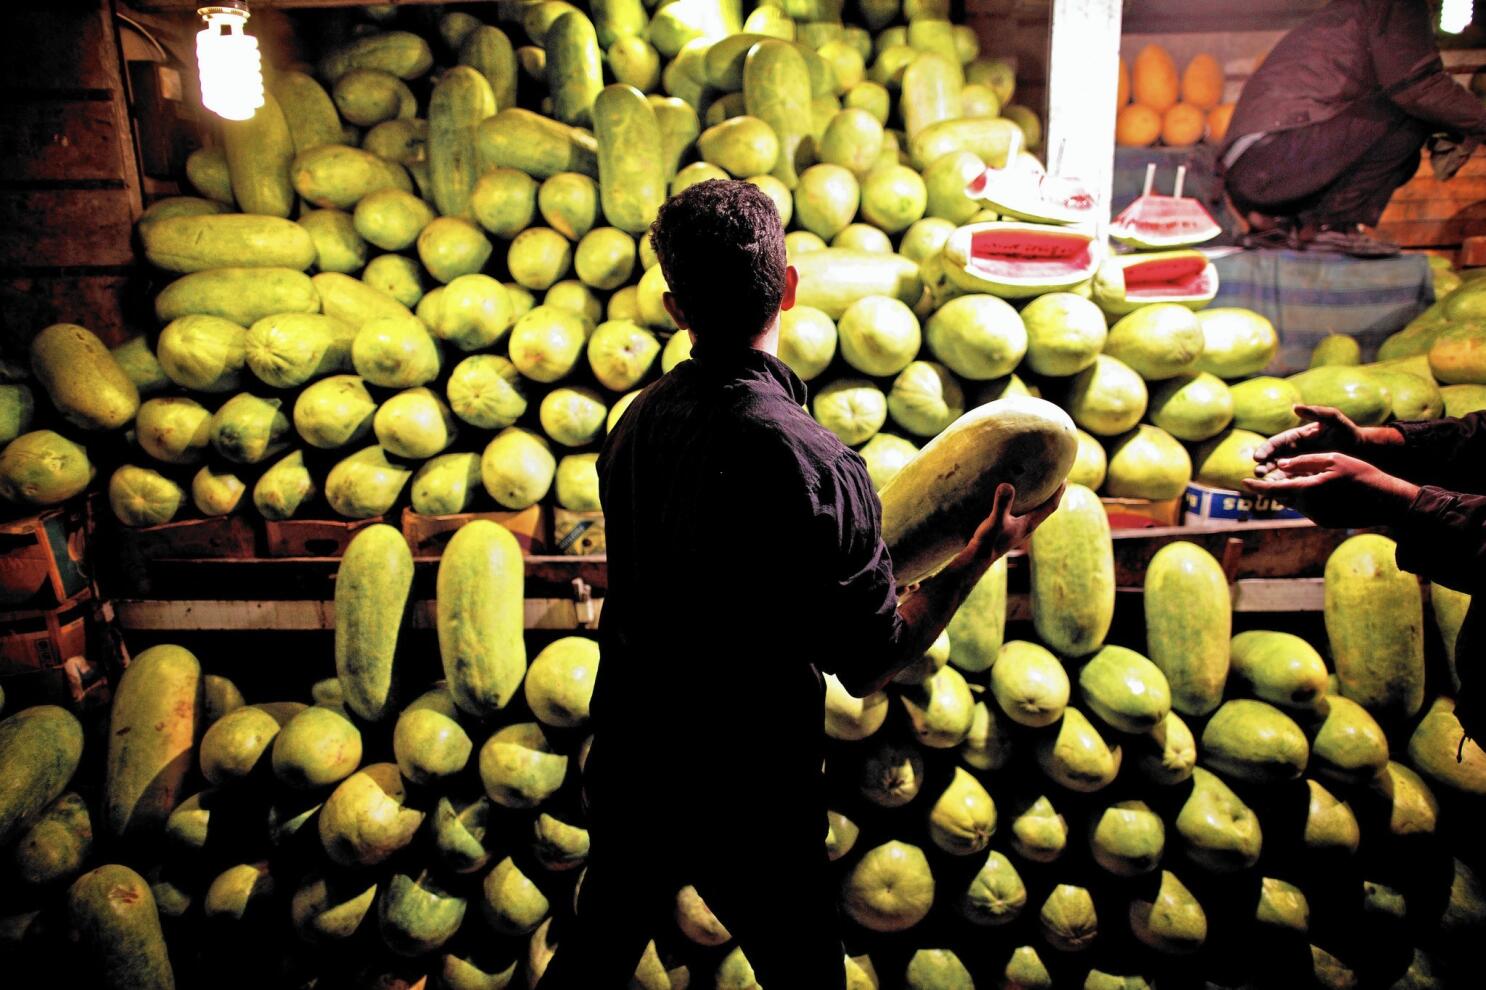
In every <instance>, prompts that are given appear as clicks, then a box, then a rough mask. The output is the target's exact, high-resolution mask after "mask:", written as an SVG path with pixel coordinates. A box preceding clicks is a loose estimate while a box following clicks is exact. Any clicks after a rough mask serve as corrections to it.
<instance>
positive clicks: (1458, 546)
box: [1379, 412, 1486, 740]
mask: <svg viewBox="0 0 1486 990" xmlns="http://www.w3.org/2000/svg"><path fill="white" fill-rule="evenodd" d="M1393 425H1394V426H1395V427H1397V428H1398V430H1399V432H1401V433H1402V434H1403V437H1404V446H1403V447H1402V448H1397V449H1390V450H1389V451H1388V453H1387V455H1386V456H1385V457H1384V458H1382V459H1381V463H1380V465H1379V466H1380V467H1382V468H1384V469H1385V470H1387V471H1389V472H1390V473H1393V474H1396V475H1398V476H1399V477H1402V478H1406V479H1408V480H1409V481H1411V482H1413V483H1415V484H1417V485H1420V486H1421V487H1420V489H1419V494H1418V496H1417V497H1416V498H1415V499H1414V501H1413V504H1412V505H1410V506H1409V510H1408V512H1407V513H1406V515H1405V517H1404V519H1403V521H1402V523H1401V524H1400V525H1399V526H1398V527H1397V533H1396V535H1397V536H1398V566H1399V567H1401V568H1403V569H1404V570H1406V571H1410V572H1412V573H1414V574H1418V575H1421V576H1422V577H1425V578H1428V579H1429V580H1430V581H1431V582H1433V583H1435V584H1441V585H1444V586H1445V587H1447V588H1451V589H1454V590H1455V591H1460V592H1464V593H1465V594H1468V595H1471V596H1473V597H1472V598H1471V606H1470V609H1469V611H1468V612H1467V613H1466V617H1465V622H1464V624H1463V625H1462V626H1461V628H1460V637H1459V639H1457V640H1456V642H1455V666H1456V671H1457V674H1458V675H1459V678H1460V683H1461V688H1460V691H1459V697H1458V698H1457V702H1458V704H1457V706H1456V710H1455V714H1456V716H1457V717H1458V718H1459V719H1460V722H1461V724H1462V725H1463V726H1464V727H1465V730H1466V734H1467V735H1469V736H1470V737H1471V738H1473V739H1477V740H1486V667H1483V659H1486V658H1483V657H1482V650H1486V413H1479V412H1476V413H1471V414H1470V415H1468V416H1465V417H1463V418H1461V419H1439V420H1429V421H1426V422H1419V423H1394V424H1393Z"/></svg>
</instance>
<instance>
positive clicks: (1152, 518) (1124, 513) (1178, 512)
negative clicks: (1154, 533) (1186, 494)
mask: <svg viewBox="0 0 1486 990" xmlns="http://www.w3.org/2000/svg"><path fill="white" fill-rule="evenodd" d="M1099 501H1101V502H1103V503H1104V511H1105V514H1107V515H1108V516H1109V528H1110V529H1150V528H1152V527H1155V526H1175V525H1177V524H1179V523H1180V522H1181V521H1182V500H1181V499H1179V498H1169V499H1166V500H1164V501H1160V502H1153V501H1151V500H1150V499H1148V498H1101V499H1100V500H1099Z"/></svg>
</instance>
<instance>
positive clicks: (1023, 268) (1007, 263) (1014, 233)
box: [969, 228, 1098, 282]
mask: <svg viewBox="0 0 1486 990" xmlns="http://www.w3.org/2000/svg"><path fill="white" fill-rule="evenodd" d="M1097 264H1098V258H1097V256H1096V254H1095V251H1094V242H1093V239H1092V238H1091V237H1089V235H1087V234H1081V233H1078V232H1076V231H1071V230H1058V229H1055V228H1048V229H1047V230H1027V229H1025V228H1010V229H1006V228H1003V229H1000V230H981V231H976V233H975V234H974V235H972V236H971V239H970V264H969V267H970V268H971V269H973V272H974V274H976V275H979V276H983V277H985V278H990V279H995V280H998V281H999V280H1015V281H1026V282H1037V281H1041V280H1043V279H1052V280H1060V279H1066V278H1067V277H1068V276H1070V275H1074V274H1076V273H1079V272H1084V273H1088V272H1092V271H1093V269H1094V267H1095V266H1096V265H1097Z"/></svg>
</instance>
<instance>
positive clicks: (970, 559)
mask: <svg viewBox="0 0 1486 990" xmlns="http://www.w3.org/2000/svg"><path fill="white" fill-rule="evenodd" d="M651 239H652V243H653V244H654V246H655V250H656V254H657V256H658V257H659V259H660V265H661V268H662V270H663V271H664V272H665V275H666V281H667V284H668V286H669V289H670V291H669V292H668V293H667V295H666V297H665V303H666V308H667V310H668V311H669V312H670V314H671V316H672V317H673V319H674V320H675V321H676V323H677V325H678V326H679V327H680V328H681V329H680V330H679V331H678V332H682V333H685V332H688V331H689V332H691V334H692V337H693V340H694V342H695V347H694V349H693V351H692V357H691V360H689V361H686V362H683V363H682V364H680V365H679V366H677V367H676V368H674V369H673V370H672V371H671V372H670V373H669V374H667V375H665V376H664V377H663V378H661V379H660V380H659V381H658V382H656V383H655V384H653V385H651V386H650V387H649V388H647V389H646V390H645V391H644V392H642V393H641V394H640V395H639V396H638V397H637V398H636V399H635V401H634V403H633V404H632V405H631V406H630V407H629V409H628V410H627V411H626V412H625V413H624V415H623V416H622V417H621V418H620V420H619V422H618V423H617V424H616V425H615V428H614V431H613V432H612V433H611V434H610V436H609V438H608V440H607V441H606V442H605V444H604V449H603V453H602V454H601V455H600V457H599V463H598V470H599V486H600V488H599V490H600V496H601V499H602V502H603V507H604V514H605V524H606V529H607V540H608V557H609V588H608V595H607V598H606V600H605V602H604V610H603V614H602V617H601V622H600V643H601V650H602V653H601V656H602V660H601V662H600V665H599V672H598V675H597V680H596V683H595V686H594V696H593V704H592V712H593V726H594V742H593V746H592V749H591V752H590V755H589V758H588V761H587V764H586V767H585V773H584V789H585V793H586V795H587V798H588V805H589V811H590V826H591V830H592V854H591V856H590V859H589V866H588V872H587V874H586V876H585V877H584V880H583V885H582V889H581V892H580V894H579V900H578V905H577V914H576V921H575V923H574V925H573V926H572V927H571V928H570V929H569V930H567V931H562V932H554V934H555V935H556V936H557V940H558V949H557V953H556V955H555V957H554V959H553V961H552V963H551V966H550V968H549V969H548V971H547V974H546V975H545V977H544V978H543V981H542V983H541V984H540V985H541V987H542V988H543V990H570V988H571V990H610V988H615V987H623V986H625V985H627V982H628V980H629V978H630V974H631V973H632V972H633V971H634V968H635V965H636V963H637V962H638V961H639V958H640V956H641V954H642V952H643V950H644V948H645V943H646V941H647V940H649V939H651V938H653V937H654V936H655V935H656V934H657V933H658V932H660V931H662V930H663V928H664V927H666V926H669V925H670V923H671V922H670V919H671V917H672V912H673V910H674V905H675V896H676V892H677V890H678V888H680V887H682V886H684V885H686V884H692V885H694V886H695V887H696V888H697V890H698V892H699V893H700V894H701V896H702V898H703V899H704V900H705V901H706V903H707V904H708V906H709V907H710V908H711V909H712V910H713V912H714V913H715V914H716V915H717V916H718V918H719V919H720V920H721V921H722V923H723V924H724V925H726V926H727V928H728V929H729V931H730V932H731V933H732V934H733V936H734V937H736V938H737V940H738V942H739V945H740V946H741V947H742V949H743V951H744V953H745V954H746V955H747V957H748V959H749V961H750V962H751V963H752V965H753V967H754V971H755V973H756V974H757V977H758V980H759V983H760V984H762V985H763V986H765V987H767V988H768V990H831V988H839V987H842V986H843V985H844V978H845V968H844V966H845V964H844V954H843V952H842V948H841V943H840V940H839V937H838V935H837V932H836V908H835V904H836V891H835V890H834V889H833V888H832V885H831V884H830V882H829V878H828V875H827V862H828V860H827V856H826V851H825V845H824V840H825V835H826V827H827V821H826V805H825V794H824V784H823V778H822V773H821V770H822V759H823V755H824V707H823V701H824V691H823V681H822V678H821V671H825V672H828V673H833V674H835V675H836V676H837V677H839V678H840V679H841V681H842V683H843V684H844V685H845V686H846V688H847V690H849V691H851V692H852V693H854V694H857V695H859V696H865V695H867V694H869V693H871V692H872V691H874V690H878V689H880V688H881V687H882V686H883V685H884V684H885V683H886V682H887V681H888V680H889V679H890V678H891V677H892V675H893V674H894V673H896V672H897V671H898V670H900V669H901V668H903V667H904V666H906V665H907V664H908V663H910V662H912V661H913V660H915V659H916V658H918V657H919V656H921V655H922V653H923V652H924V650H925V649H927V648H928V646H929V644H930V643H932V642H933V640H934V638H935V637H936V636H937V635H938V634H939V632H940V631H941V630H942V629H943V628H944V626H945V625H946V624H947V623H948V621H949V619H950V617H951V616H952V615H953V614H954V612H955V610H956V609H957V608H958V607H959V605H960V604H961V602H963V600H964V598H965V596H966V595H967V594H968V593H969V591H970V589H971V588H972V587H973V586H974V585H975V583H976V581H978V580H979V579H980V577H981V576H982V575H983V574H984V573H985V571H986V569H987V568H988V567H989V566H990V565H991V563H992V562H993V561H995V560H996V559H997V558H999V557H1000V556H1001V555H1003V554H1004V553H1005V552H1006V551H1007V550H1009V549H1010V548H1011V547H1012V546H1014V545H1016V544H1017V543H1020V542H1021V541H1022V540H1023V539H1025V537H1026V536H1028V535H1029V534H1030V533H1031V531H1032V530H1033V529H1034V528H1035V527H1036V526H1037V525H1038V523H1040V522H1041V521H1042V519H1043V518H1045V517H1046V516H1047V514H1048V513H1050V512H1051V511H1052V509H1053V508H1055V507H1056V504H1057V501H1058V496H1057V495H1055V496H1054V497H1053V498H1051V499H1049V501H1048V503H1046V504H1045V505H1043V506H1040V507H1039V508H1037V509H1034V510H1032V511H1030V512H1028V513H1027V514H1026V515H1024V516H1012V515H1010V505H1011V498H1012V496H1013V494H1014V493H1013V492H1012V490H1011V487H1010V486H1009V485H1003V486H1001V488H1000V489H999V490H998V491H997V493H996V498H995V503H994V505H993V506H992V507H991V511H990V515H989V516H988V517H987V519H986V521H985V522H984V523H983V524H982V525H981V527H980V529H979V530H978V532H977V533H976V535H975V536H974V537H973V538H972V540H971V542H970V544H969V545H967V546H966V547H965V549H964V551H963V552H962V553H961V554H960V555H959V556H958V557H956V558H955V559H954V560H953V561H952V562H951V563H950V564H949V565H948V566H946V567H945V569H944V570H942V571H941V572H940V573H939V574H937V575H935V576H934V577H931V578H929V579H928V580H926V581H924V582H923V583H922V584H920V585H918V586H917V587H916V588H915V589H911V590H909V591H908V593H907V594H905V595H904V596H903V597H902V598H901V599H899V597H898V593H897V592H898V589H897V588H896V586H895V584H894V581H893V570H892V561H891V559H890V557H889V556H888V551H887V549H886V547H885V546H884V545H883V543H882V539H881V536H880V513H881V509H880V505H879V503H878V500H877V497H876V495H875V493H874V492H873V489H872V483H871V480H870V479H869V478H868V475H867V469H866V466H865V463H864V462H863V461H862V459H861V457H859V456H858V455H857V454H856V453H855V452H853V451H852V450H850V449H848V448H847V447H845V446H843V445H842V444H841V442H840V441H839V440H837V439H836V437H835V436H834V435H832V434H831V433H830V432H828V431H827V430H825V429H823V428H822V427H821V426H819V425H818V424H817V423H816V422H815V421H814V420H813V419H811V418H810V416H809V415H808V414H807V413H805V411H804V410H803V409H802V405H803V403H804V402H805V398H806V393H805V386H804V384H803V383H801V381H800V379H799V378H798V377H796V376H795V374H794V373H793V372H791V371H790V369H789V367H788V366H787V365H785V364H784V363H783V362H782V361H780V360H779V359H778V357H776V356H775V355H776V352H777V350H778V336H779V313H780V310H782V309H788V308H789V307H790V306H791V305H793V302H794V289H795V284H796V275H795V270H794V269H793V268H790V267H787V262H786V260H785V251H784V231H783V229H782V228H781V226H780V223H779V215H778V213H777V212H776V209H775V207H774V204H773V201H772V200H770V199H769V198H768V196H767V195H766V194H764V193H763V192H762V191H760V190H759V189H758V188H757V187H756V186H753V185H751V184H749V183H746V182H725V181H719V180H711V181H707V182H703V183H699V184H698V185H694V186H692V187H690V188H689V189H687V190H686V191H685V192H684V193H682V194H681V195H679V196H677V197H675V198H673V199H671V200H670V201H668V202H667V203H666V204H665V205H664V206H663V207H662V208H661V211H660V216H659V218H658V219H657V220H656V223H655V226H654V229H653V231H652V234H651ZM1060 494H1061V493H1060Z"/></svg>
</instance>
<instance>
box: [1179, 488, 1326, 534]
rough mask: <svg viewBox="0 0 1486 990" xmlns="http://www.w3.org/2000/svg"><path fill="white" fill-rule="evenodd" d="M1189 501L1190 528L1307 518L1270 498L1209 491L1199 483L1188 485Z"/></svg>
mask: <svg viewBox="0 0 1486 990" xmlns="http://www.w3.org/2000/svg"><path fill="white" fill-rule="evenodd" d="M1185 502H1186V516H1185V517H1184V522H1183V525H1186V526H1202V525H1204V524H1207V523H1217V522H1222V523H1247V522H1251V523H1266V522H1274V521H1276V520H1280V519H1304V518H1305V516H1303V515H1301V514H1300V513H1299V512H1296V511H1295V510H1294V509H1289V508H1286V507H1285V506H1283V505H1281V504H1279V503H1278V502H1275V501H1273V500H1272V499H1270V498H1268V497H1267V496H1262V495H1260V496H1255V495H1249V494H1247V493H1245V492H1230V491H1224V490H1223V489H1221V488H1208V487H1207V486H1206V485H1199V484H1197V483H1196V482H1193V483H1192V484H1190V485H1188V486H1187V495H1186V499H1185Z"/></svg>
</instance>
